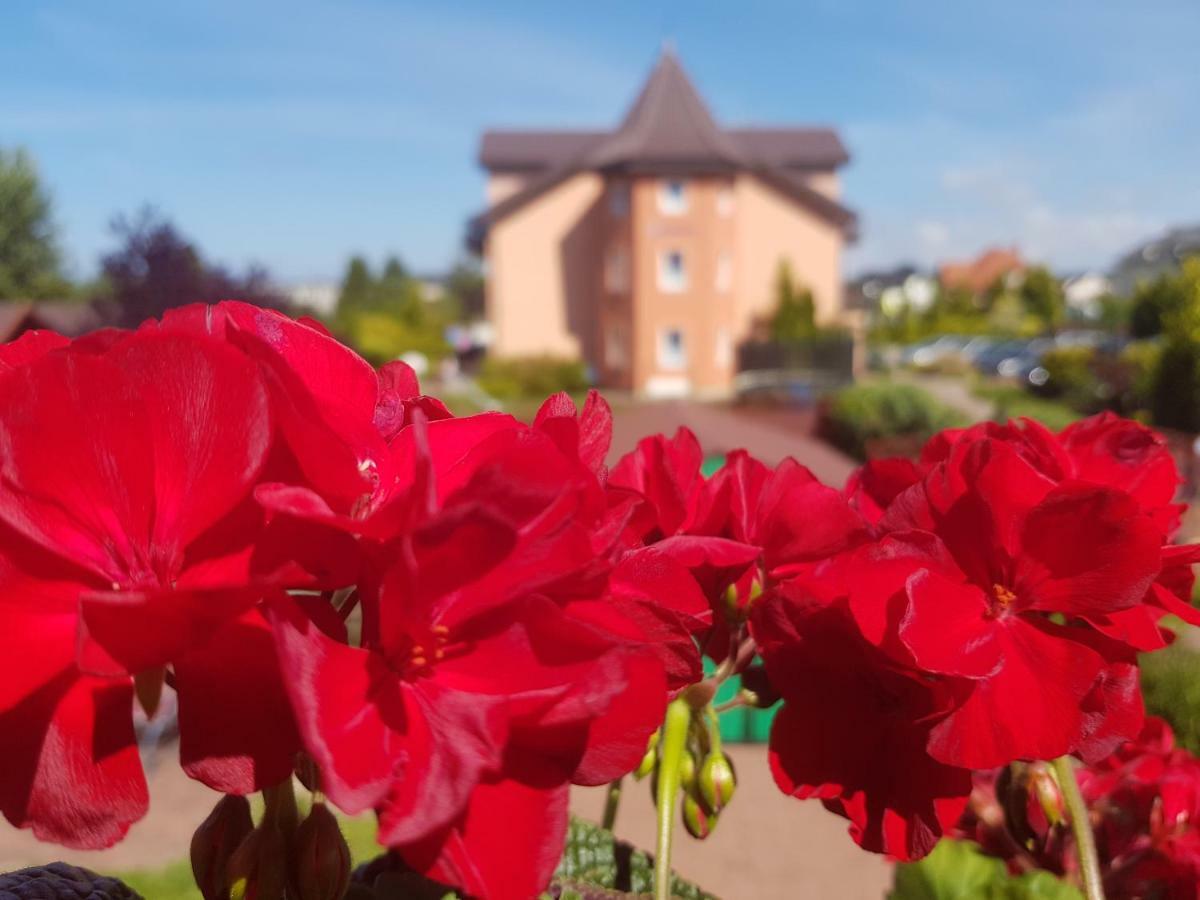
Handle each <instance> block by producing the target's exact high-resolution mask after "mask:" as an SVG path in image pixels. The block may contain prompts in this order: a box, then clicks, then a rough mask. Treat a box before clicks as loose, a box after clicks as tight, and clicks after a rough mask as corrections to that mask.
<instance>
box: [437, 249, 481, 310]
mask: <svg viewBox="0 0 1200 900" xmlns="http://www.w3.org/2000/svg"><path fill="white" fill-rule="evenodd" d="M446 294H447V295H448V296H449V297H450V298H451V299H452V300H453V303H454V307H455V309H454V311H455V313H456V317H461V318H465V319H478V318H482V316H483V314H484V300H483V295H484V285H483V275H482V274H481V273H480V271H479V266H478V265H474V264H472V263H468V262H459V263H456V264H455V266H454V268H453V269H451V270H450V274H449V276H448V277H447V278H446Z"/></svg>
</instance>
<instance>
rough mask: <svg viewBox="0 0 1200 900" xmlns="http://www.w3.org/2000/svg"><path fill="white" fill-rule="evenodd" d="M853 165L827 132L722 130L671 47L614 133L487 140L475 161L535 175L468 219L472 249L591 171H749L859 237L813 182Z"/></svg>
mask: <svg viewBox="0 0 1200 900" xmlns="http://www.w3.org/2000/svg"><path fill="white" fill-rule="evenodd" d="M849 158H850V157H849V155H848V154H847V153H846V148H845V147H844V146H842V142H841V140H840V139H839V138H838V136H837V133H836V132H835V131H833V130H832V129H829V128H736V129H724V128H721V126H720V125H718V124H717V122H716V120H715V119H714V118H713V115H712V113H711V112H710V111H709V109H708V105H707V104H706V103H705V102H704V99H703V98H702V97H701V96H700V93H699V92H698V91H697V90H696V88H695V86H694V85H693V84H692V81H691V79H690V78H688V76H687V73H686V72H685V71H684V69H683V66H682V65H681V64H680V62H679V58H678V56H677V55H676V54H675V51H674V50H673V49H672V48H671V47H669V46H668V47H664V48H663V51H662V53H661V54H660V56H659V58H658V61H657V62H656V63H655V65H654V68H653V69H652V70H651V72H650V77H649V78H648V79H647V80H646V83H645V84H644V85H643V86H642V89H641V91H640V92H639V93H638V95H637V98H636V99H635V100H634V102H633V105H632V106H631V107H630V108H629V111H628V112H627V113H626V114H625V118H624V119H623V120H622V121H621V124H620V125H619V126H617V128H616V129H615V130H614V131H607V132H605V131H488V132H485V133H484V135H483V140H482V143H481V146H480V154H479V160H480V162H481V163H482V164H483V166H484V167H485V168H486V169H488V170H489V171H492V172H512V173H521V174H524V175H528V176H532V177H530V178H529V180H528V181H527V183H526V185H525V187H523V188H522V189H521V190H519V191H517V192H516V193H515V194H512V195H511V196H509V197H506V198H505V199H504V200H501V201H500V202H498V203H496V204H495V205H494V206H492V207H491V208H489V209H487V210H485V211H484V212H482V213H481V214H480V215H478V216H476V217H475V218H474V219H472V220H471V223H470V226H469V230H468V243H469V244H470V245H471V246H472V247H474V248H475V249H478V248H479V246H481V242H482V239H483V235H484V233H485V232H486V231H487V229H488V227H489V226H490V225H491V224H492V223H494V222H497V221H499V220H500V219H502V218H504V217H505V216H507V215H509V214H510V213H512V212H514V211H516V210H518V209H520V208H522V207H523V206H525V204H527V203H529V202H530V201H532V200H534V199H535V198H537V197H539V196H541V195H542V194H544V193H545V192H546V191H549V190H552V189H553V188H554V187H555V186H556V185H558V184H561V183H562V182H563V181H565V180H567V179H568V178H570V177H571V176H572V175H574V174H576V173H578V172H585V171H604V172H614V171H619V172H633V173H645V174H658V173H662V174H676V173H678V174H700V173H715V172H732V171H743V172H748V173H751V174H753V175H755V176H757V177H758V178H760V179H761V180H762V181H764V182H766V183H767V184H770V185H771V186H772V187H774V188H775V189H776V190H779V191H781V192H783V193H784V194H786V195H787V196H789V197H791V198H792V199H793V200H794V201H795V202H797V203H801V204H803V205H805V206H807V207H808V208H809V209H811V210H812V211H813V212H814V213H816V214H817V215H819V216H821V217H822V218H825V219H827V220H828V221H830V222H832V223H834V224H835V225H836V226H837V227H839V228H841V229H842V230H843V231H844V232H845V233H846V234H847V236H849V237H853V235H854V232H855V226H856V216H855V214H854V213H853V212H852V211H851V210H849V209H847V208H846V207H844V206H842V205H841V204H840V203H839V202H838V201H837V200H834V199H832V198H831V197H828V196H826V195H824V194H822V193H820V192H818V191H817V190H815V189H814V188H812V187H811V186H810V185H809V184H808V180H807V176H808V173H811V172H814V171H829V170H832V169H835V168H837V167H839V166H842V165H844V164H845V163H846V162H847V161H848V160H849Z"/></svg>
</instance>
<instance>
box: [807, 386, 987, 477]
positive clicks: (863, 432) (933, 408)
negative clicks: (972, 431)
mask: <svg viewBox="0 0 1200 900" xmlns="http://www.w3.org/2000/svg"><path fill="white" fill-rule="evenodd" d="M965 424H967V421H966V418H965V417H964V416H963V415H962V414H961V413H960V412H959V411H958V410H955V409H951V408H950V407H948V406H946V405H945V404H943V403H940V402H939V401H938V400H936V399H935V398H934V397H933V396H932V395H931V394H929V393H928V392H927V391H924V390H922V389H921V388H919V387H916V386H915V385H910V384H891V383H880V384H859V385H855V386H853V387H848V388H845V389H844V390H841V391H838V392H837V393H836V394H834V395H833V396H832V397H831V398H830V399H829V400H828V401H827V403H826V404H825V407H824V409H823V411H822V415H821V431H822V433H823V435H824V437H825V439H826V440H828V441H829V442H830V443H831V444H833V445H834V446H835V447H838V448H840V449H841V450H844V451H845V452H846V453H849V454H850V455H851V456H853V457H855V458H857V459H866V458H868V456H876V455H885V454H887V453H894V452H896V450H895V448H896V447H902V448H904V449H910V448H915V449H916V450H919V449H920V445H921V444H923V443H924V442H925V441H926V440H928V439H929V438H930V437H931V436H933V434H934V433H936V432H938V431H940V430H941V429H943V428H955V427H958V426H961V425H965ZM876 451H880V452H876Z"/></svg>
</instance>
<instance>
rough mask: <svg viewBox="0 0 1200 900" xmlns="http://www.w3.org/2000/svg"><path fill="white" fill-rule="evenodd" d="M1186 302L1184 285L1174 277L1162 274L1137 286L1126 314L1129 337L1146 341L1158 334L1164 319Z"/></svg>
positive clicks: (1169, 274)
mask: <svg viewBox="0 0 1200 900" xmlns="http://www.w3.org/2000/svg"><path fill="white" fill-rule="evenodd" d="M1186 302H1187V290H1186V286H1185V284H1184V283H1183V279H1181V278H1180V277H1179V275H1178V274H1175V273H1166V274H1163V275H1160V276H1158V277H1157V278H1155V279H1154V280H1153V281H1149V282H1146V283H1145V284H1142V285H1139V286H1138V288H1137V290H1136V291H1134V294H1133V305H1132V308H1131V310H1130V313H1129V333H1130V335H1131V336H1133V337H1135V338H1147V337H1154V335H1156V334H1161V333H1162V331H1163V328H1164V325H1165V321H1164V319H1165V317H1166V316H1167V315H1169V314H1170V313H1171V312H1172V311H1174V310H1176V309H1178V308H1179V307H1180V306H1182V305H1184V303H1186Z"/></svg>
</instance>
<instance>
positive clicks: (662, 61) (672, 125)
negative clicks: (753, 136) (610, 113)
mask: <svg viewBox="0 0 1200 900" xmlns="http://www.w3.org/2000/svg"><path fill="white" fill-rule="evenodd" d="M588 162H589V163H590V164H591V165H592V166H594V167H596V168H614V167H630V168H655V167H660V166H669V167H672V168H676V169H678V168H685V169H729V168H736V167H739V166H742V165H745V160H744V159H743V156H742V153H741V150H740V149H739V147H738V146H737V143H736V142H735V141H734V140H733V139H732V138H731V137H730V136H729V135H728V134H726V133H725V132H723V131H722V130H721V128H720V127H719V126H718V125H717V123H716V120H715V119H713V117H712V113H710V112H709V110H708V106H707V105H706V104H705V102H704V100H703V99H702V98H701V97H700V94H699V92H698V91H697V90H696V88H695V87H694V86H693V85H692V82H691V79H689V78H688V76H687V73H686V72H685V71H684V70H683V66H682V65H681V64H680V62H679V58H678V57H677V56H676V55H675V53H674V51H673V50H671V49H670V48H664V50H663V52H662V55H661V56H660V57H659V59H658V62H657V64H656V65H655V66H654V70H653V71H652V72H651V73H650V77H649V78H648V79H647V80H646V84H645V86H643V87H642V90H641V93H639V94H638V96H637V99H636V100H635V101H634V102H633V106H631V107H630V109H629V112H628V113H627V114H626V116H625V119H624V121H622V122H621V125H620V126H619V127H618V128H617V130H616V131H615V132H613V134H612V135H611V136H610V137H609V138H608V139H607V140H605V141H603V142H602V143H600V145H599V146H597V147H596V148H595V149H594V150H593V151H592V153H591V154H590V155H589V157H588Z"/></svg>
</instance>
